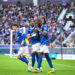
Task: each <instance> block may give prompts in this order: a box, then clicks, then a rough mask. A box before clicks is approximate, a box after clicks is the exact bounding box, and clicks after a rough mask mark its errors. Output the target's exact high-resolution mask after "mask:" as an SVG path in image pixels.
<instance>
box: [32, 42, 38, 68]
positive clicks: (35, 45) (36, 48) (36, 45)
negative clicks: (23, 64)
mask: <svg viewBox="0 0 75 75" xmlns="http://www.w3.org/2000/svg"><path fill="white" fill-rule="evenodd" d="M38 46H39V43H37V44H34V45H33V46H32V48H33V52H32V54H31V56H32V67H34V64H35V56H36V58H37V61H38V55H37V50H38Z"/></svg>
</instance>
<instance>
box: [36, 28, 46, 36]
mask: <svg viewBox="0 0 75 75" xmlns="http://www.w3.org/2000/svg"><path fill="white" fill-rule="evenodd" d="M37 30H38V31H39V32H40V33H41V34H42V35H44V36H46V34H47V28H46V27H44V29H43V31H42V30H41V29H40V28H37Z"/></svg>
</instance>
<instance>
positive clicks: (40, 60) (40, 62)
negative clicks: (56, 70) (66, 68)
mask: <svg viewBox="0 0 75 75" xmlns="http://www.w3.org/2000/svg"><path fill="white" fill-rule="evenodd" d="M41 64H42V57H40V56H39V59H38V67H37V68H38V69H40V67H41Z"/></svg>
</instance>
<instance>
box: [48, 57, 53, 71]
mask: <svg viewBox="0 0 75 75" xmlns="http://www.w3.org/2000/svg"><path fill="white" fill-rule="evenodd" d="M47 62H48V64H49V66H50V68H51V70H53V69H54V68H53V65H52V61H51V59H50V58H47Z"/></svg>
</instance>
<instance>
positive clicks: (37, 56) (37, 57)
mask: <svg viewBox="0 0 75 75" xmlns="http://www.w3.org/2000/svg"><path fill="white" fill-rule="evenodd" d="M38 59H39V55H38V54H37V55H36V60H37V62H38Z"/></svg>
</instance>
